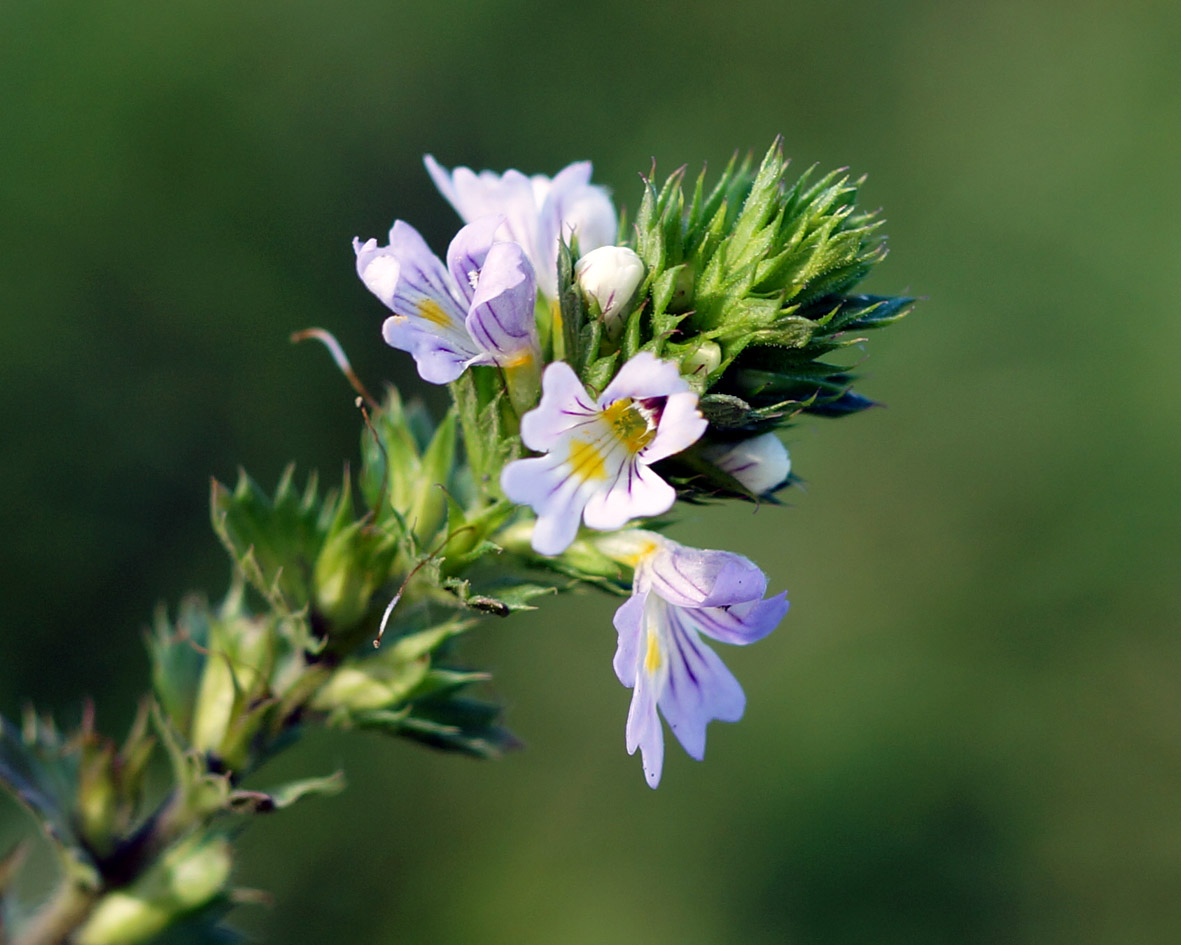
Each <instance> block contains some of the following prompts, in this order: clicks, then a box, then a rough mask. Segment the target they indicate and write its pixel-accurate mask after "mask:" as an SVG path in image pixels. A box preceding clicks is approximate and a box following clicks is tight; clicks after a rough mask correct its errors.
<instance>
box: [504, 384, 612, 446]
mask: <svg viewBox="0 0 1181 945" xmlns="http://www.w3.org/2000/svg"><path fill="white" fill-rule="evenodd" d="M597 416H598V408H597V407H596V406H595V404H594V402H593V401H592V400H591V398H590V397H589V396H588V394H587V392H586V388H585V387H583V386H582V381H580V380H579V379H578V375H577V374H575V373H574V369H573V368H572V367H570V365H569V364H567V363H566V362H565V361H555V362H553V363H552V364H550V365H547V366H546V369H545V373H544V374H542V376H541V402H540V403H539V404H538V405H537V407H536V408H534V409H533V410H530V411H529V412H528V413H527V414H525V416H524V417H523V418H522V419H521V442H523V443H524V444H525V445H526V446H527V447H529V449H531V450H536V451H537V452H539V453H544V452H547V451H549V450H552V449H553V448H554V447H555V446H557V445H558V444H559V443H560V442H561V441H562V440H563V439H564V438H565V437H566V435H567V433H569V431H570V430H572V429H573V428H574V427H577V426H582V425H584V424H587V423H590V422H594V421H595V420H596V417H597Z"/></svg>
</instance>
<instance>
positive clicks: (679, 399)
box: [639, 391, 709, 463]
mask: <svg viewBox="0 0 1181 945" xmlns="http://www.w3.org/2000/svg"><path fill="white" fill-rule="evenodd" d="M708 426H709V423H708V422H707V421H706V419H705V418H704V417H703V416H702V415H701V412H700V411H699V410H698V409H697V395H696V394H694V393H692V392H690V391H683V392H681V393H679V394H673V395H672V396H670V397H669V398H668V399H667V400H666V401H665V402H664V410H663V411H662V412H661V414H660V422H659V424H658V425H657V427H656V435H655V436H654V437H653V438H652V442H651V443H649V444H648V445H647V446H645V447H644V448H643V449H642V450H640V454H639V455H640V458H641V459H643V461H644V462H645V463H655V462H656V461H657V460H661V459H664V458H665V457H666V456H672V455H674V454H676V453H679V452H681V450H683V449H687V448H688V447H690V446H692V445H693V444H694V443H696V442H697V441H698V440H699V439H701V437H702V436H704V435H705V431H706V428H707V427H708Z"/></svg>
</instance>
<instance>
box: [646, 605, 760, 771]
mask: <svg viewBox="0 0 1181 945" xmlns="http://www.w3.org/2000/svg"><path fill="white" fill-rule="evenodd" d="M670 610H671V613H670V614H669V625H670V628H671V633H670V639H669V647H668V649H669V652H668V654H667V659H668V682H667V684H666V685H665V687H664V691H663V692H662V693H661V694H660V703H659V705H660V711H661V713H662V714H663V715H664V718H665V721H667V722H668V726H669V728H671V729H672V732H673V734H674V735H675V736H676V737H677V740H678V741H679V742H680V743H681V745H682V746H683V747H684V749H685V751H686V752H687V753H688V754H689V756H690V757H691V758H695V759H697V760H698V761H700V760H701V759H702V758H703V757H705V727H706V725H707V724H708V723H709V722H710V721H712V720H713V719H718V720H719V721H723V722H737V721H738V720H739V719H740V718H742V713H743V712H744V711H745V709H746V696H745V694H744V693H743V691H742V686H740V685H739V684H738V680H737V679H735V678H734V674H733V673H731V672H730V670H729V669H727V668H726V664H725V663H723V662H722V660H721V658H720V657H719V656H718V655H717V654H716V653H715V652H714V651H713V650H711V649H710V648H709V647H708V646H706V645H705V644H704V643H703V642H702V641H701V639H700V638H699V637H698V636H697V634H696V633H695V632H693V630H692V629H689V628H686V627H685V626H683V625H682V624H681V622H680V617H681V615H682V614H683V613H684V611H681V610H680V609H679V608H670Z"/></svg>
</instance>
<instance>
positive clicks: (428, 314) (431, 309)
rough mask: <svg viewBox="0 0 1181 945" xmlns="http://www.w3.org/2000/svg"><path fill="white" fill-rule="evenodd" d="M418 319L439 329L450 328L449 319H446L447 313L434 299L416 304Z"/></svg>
mask: <svg viewBox="0 0 1181 945" xmlns="http://www.w3.org/2000/svg"><path fill="white" fill-rule="evenodd" d="M418 317H419V318H422V319H425V320H426V321H428V322H430V323H431V324H432V325H438V326H439V327H440V328H450V327H451V319H450V318H448V317H447V313H446V312H444V311H443V309H442V308H441V307H440V306H439V303H438V302H436V301H435V300H434V299H423V300H422V301H421V302H419V303H418Z"/></svg>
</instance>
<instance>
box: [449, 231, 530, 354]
mask: <svg viewBox="0 0 1181 945" xmlns="http://www.w3.org/2000/svg"><path fill="white" fill-rule="evenodd" d="M536 300H537V289H536V287H535V285H534V282H533V269H532V267H531V266H530V265H529V260H528V259H527V258H526V257H525V252H524V250H522V249H521V247H520V246H518V245H517V244H516V243H495V244H493V245H492V247H491V248H490V249H489V250H488V253H487V257H486V259H485V261H484V268H483V270H482V271H481V272H480V279H479V283H478V284H477V286H476V291H475V294H474V295H473V296H472V308H471V311H470V312H469V314H468V317H467V330H468V334H470V335H471V336H472V338H473V339H475V341H476V342H477V343H478V344H479V345H480V347H482V348H483V349H484V350H485V351H487V352H488V353H489V354H491V355H492V359H493V360H494V361H495V362H496V363H497V364H500V365H501V366H502V367H503V366H510V364H511V363H512V362H513V361H517V360H520V359H522V358H525V357H533V358H537V357H539V356H540V349H539V343H538V339H537V322H536V320H535V318H534V314H533V311H534V304H535V302H536Z"/></svg>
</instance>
